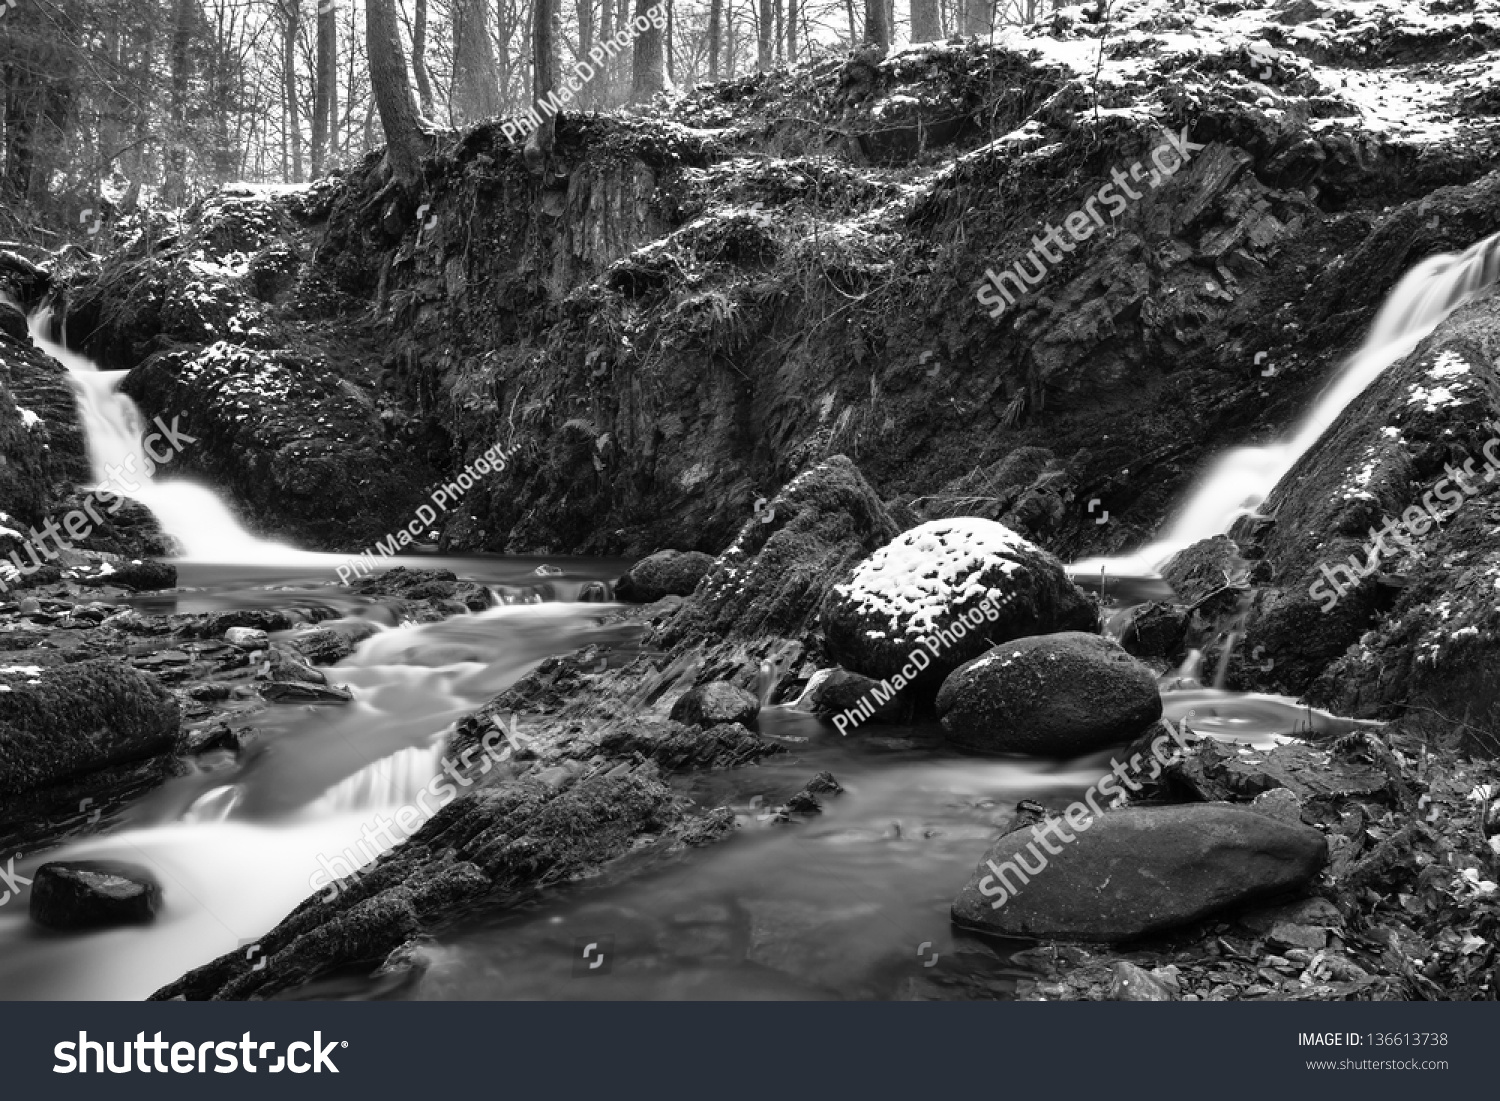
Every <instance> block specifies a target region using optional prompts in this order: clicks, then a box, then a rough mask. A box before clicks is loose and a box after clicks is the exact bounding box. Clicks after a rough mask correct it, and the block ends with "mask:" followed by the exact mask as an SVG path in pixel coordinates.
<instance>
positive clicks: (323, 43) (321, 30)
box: [312, 0, 339, 177]
mask: <svg viewBox="0 0 1500 1101" xmlns="http://www.w3.org/2000/svg"><path fill="white" fill-rule="evenodd" d="M338 103H339V25H338V7H337V5H335V4H332V3H329V2H328V0H321V2H320V3H319V4H318V84H317V94H316V95H315V96H314V97H313V146H312V170H313V175H314V176H315V177H316V176H321V175H323V172H324V170H325V168H326V167H327V163H328V158H329V156H330V155H332V156H333V157H337V156H338V142H339V136H338V118H339V108H338Z"/></svg>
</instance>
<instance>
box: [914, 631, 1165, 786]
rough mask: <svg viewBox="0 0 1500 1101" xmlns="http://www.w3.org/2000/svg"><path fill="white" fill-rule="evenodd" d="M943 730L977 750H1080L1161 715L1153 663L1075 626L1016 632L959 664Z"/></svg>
mask: <svg viewBox="0 0 1500 1101" xmlns="http://www.w3.org/2000/svg"><path fill="white" fill-rule="evenodd" d="M937 711H938V716H939V717H940V718H941V719H942V722H943V733H944V734H945V735H946V736H947V738H948V740H949V741H950V742H952V743H953V744H954V745H956V746H959V747H960V748H962V749H966V750H969V751H970V752H975V753H1027V754H1032V755H1034V756H1047V757H1077V756H1081V755H1082V754H1085V753H1091V752H1093V751H1095V750H1098V749H1103V748H1105V747H1107V746H1111V745H1118V744H1120V743H1123V742H1128V741H1129V740H1130V739H1131V738H1133V737H1135V736H1136V735H1137V734H1139V733H1140V732H1141V731H1142V730H1144V729H1145V728H1146V727H1148V726H1150V725H1151V724H1152V723H1154V722H1156V720H1157V719H1159V718H1161V694H1160V692H1159V691H1158V690H1157V687H1156V677H1155V676H1154V675H1153V674H1152V672H1151V670H1150V668H1148V667H1147V666H1145V665H1143V664H1142V663H1141V662H1139V661H1137V660H1136V659H1135V658H1133V657H1131V656H1130V655H1129V654H1127V653H1126V652H1125V651H1124V650H1123V649H1121V647H1120V645H1119V644H1118V643H1116V642H1114V641H1112V640H1110V639H1106V638H1100V637H1099V636H1098V635H1086V634H1081V633H1079V632H1076V631H1067V632H1063V633H1061V634H1055V635H1046V636H1043V637H1040V638H1018V639H1015V640H1013V641H1011V642H1007V643H1004V644H1003V645H1000V646H996V647H995V648H994V649H993V650H991V651H989V653H987V654H985V655H984V656H982V657H979V658H975V659H974V660H973V661H971V662H968V663H967V664H965V665H963V666H961V667H960V668H959V669H958V670H957V671H955V672H954V673H953V674H952V675H951V676H950V677H948V679H947V680H945V681H944V682H943V687H942V689H941V690H940V691H939V692H938V697H937Z"/></svg>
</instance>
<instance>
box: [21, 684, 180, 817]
mask: <svg viewBox="0 0 1500 1101" xmlns="http://www.w3.org/2000/svg"><path fill="white" fill-rule="evenodd" d="M179 721H180V713H179V710H178V705H177V701H176V700H175V699H173V698H172V695H171V694H170V693H169V692H168V691H167V690H166V689H165V688H163V687H162V685H161V683H160V682H159V681H158V680H157V679H156V678H155V677H153V676H151V675H150V674H148V673H142V672H139V671H137V670H135V669H132V668H130V667H129V666H127V665H124V664H123V663H121V662H118V661H115V660H114V659H112V658H98V659H95V660H92V661H80V662H75V663H73V664H69V665H59V666H56V667H53V668H42V667H41V666H38V665H21V664H10V665H5V666H0V794H6V793H18V792H23V791H28V790H31V789H33V788H39V787H44V786H46V785H49V784H53V783H56V782H58V781H59V780H62V779H64V778H65V777H69V776H76V775H79V774H81V773H86V772H93V771H95V770H97V769H101V768H104V767H106V766H109V765H115V764H120V763H123V762H127V761H136V760H141V759H143V758H146V757H151V756H155V755H156V754H159V753H165V752H168V751H170V750H171V749H172V746H173V744H174V742H175V740H176V738H177V734H178V725H179Z"/></svg>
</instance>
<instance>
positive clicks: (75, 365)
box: [30, 310, 326, 565]
mask: <svg viewBox="0 0 1500 1101" xmlns="http://www.w3.org/2000/svg"><path fill="white" fill-rule="evenodd" d="M30 328H31V339H32V341H33V343H35V344H36V346H37V347H38V348H40V349H41V350H42V351H43V352H45V353H46V354H47V355H49V356H51V357H52V358H53V359H55V360H57V362H59V363H61V364H62V365H63V366H64V367H65V368H67V371H68V380H69V382H70V383H71V384H72V386H73V391H74V393H75V394H76V395H77V397H78V412H79V416H80V419H81V420H82V421H83V428H84V435H85V438H86V439H87V441H88V450H89V465H90V468H91V470H92V473H93V476H94V480H95V482H96V484H97V485H99V486H108V487H109V488H111V489H113V490H114V491H115V492H117V493H122V494H124V495H126V496H129V497H132V498H134V499H135V500H137V501H139V502H140V503H141V504H143V505H145V506H146V507H147V508H149V509H150V510H151V511H152V513H153V514H154V515H155V516H156V518H157V520H158V521H160V523H161V526H162V530H163V531H165V532H166V533H167V534H168V535H170V536H172V537H173V538H175V539H177V540H178V542H179V543H181V544H182V548H183V551H184V557H185V558H187V559H189V560H193V559H196V560H201V561H209V562H262V563H281V564H288V565H290V564H309V563H311V562H314V561H316V560H319V559H321V558H324V557H326V556H320V555H314V554H309V553H307V552H305V551H299V550H297V549H296V548H294V547H291V546H288V545H286V544H285V543H274V542H268V541H266V540H262V539H258V538H256V537H255V536H254V535H251V534H250V533H249V532H248V531H246V530H245V528H244V526H243V525H242V524H241V523H240V522H239V520H238V519H237V518H236V517H235V515H234V513H233V512H231V511H230V510H229V507H228V506H227V505H226V504H225V503H224V501H223V500H222V499H221V498H220V497H219V496H218V495H217V494H216V493H214V491H213V490H211V489H209V488H208V487H207V486H203V485H199V484H198V483H197V482H193V481H189V480H187V479H181V478H174V479H170V480H162V481H157V480H156V479H155V477H154V471H153V472H152V473H150V474H148V473H147V472H148V471H152V468H153V466H154V465H155V464H154V462H153V461H152V460H151V459H150V458H149V457H148V456H147V455H146V452H145V450H144V448H143V446H142V439H143V437H144V435H145V432H146V429H147V425H146V424H145V422H144V418H143V417H142V416H141V413H140V410H139V409H137V408H136V405H135V402H133V401H131V400H130V398H129V397H128V396H126V395H125V394H122V393H121V392H120V383H121V382H123V381H124V379H125V375H126V373H127V372H125V371H101V370H99V369H98V367H96V366H95V365H94V363H93V362H92V361H91V360H89V359H87V358H85V357H83V356H81V355H78V354H77V353H76V352H72V351H69V350H68V348H67V347H66V346H65V345H64V344H62V343H60V342H58V341H54V340H53V339H51V331H52V318H51V313H50V311H48V310H42V311H40V312H38V313H36V314H33V315H32V317H31V320H30ZM169 423H170V421H169ZM182 430H183V431H184V432H185V433H186V434H188V435H192V425H191V424H185V425H183V429H182ZM187 446H188V447H192V446H193V445H192V444H191V443H189V444H187ZM158 453H160V450H159V449H158ZM116 472H118V473H116Z"/></svg>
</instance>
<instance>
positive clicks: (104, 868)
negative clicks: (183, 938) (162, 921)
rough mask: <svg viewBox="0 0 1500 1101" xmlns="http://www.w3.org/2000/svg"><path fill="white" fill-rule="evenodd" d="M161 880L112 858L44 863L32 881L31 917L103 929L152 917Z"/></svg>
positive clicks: (55, 925)
mask: <svg viewBox="0 0 1500 1101" xmlns="http://www.w3.org/2000/svg"><path fill="white" fill-rule="evenodd" d="M160 906H161V884H160V883H158V882H157V880H156V877H155V876H154V875H152V874H151V872H150V871H148V870H147V869H145V868H142V867H140V866H138V865H136V864H126V863H123V862H119V861H114V860H70V861H57V862H54V863H51V864H43V865H42V866H41V867H40V868H38V869H37V872H36V880H35V881H34V882H33V883H32V885H31V920H32V921H34V922H36V923H37V924H38V925H41V926H45V927H46V928H48V929H60V930H64V931H71V930H75V929H103V928H108V927H109V926H112V925H139V924H143V923H145V922H149V921H152V920H154V919H155V917H156V911H157V910H158V909H159V908H160Z"/></svg>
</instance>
